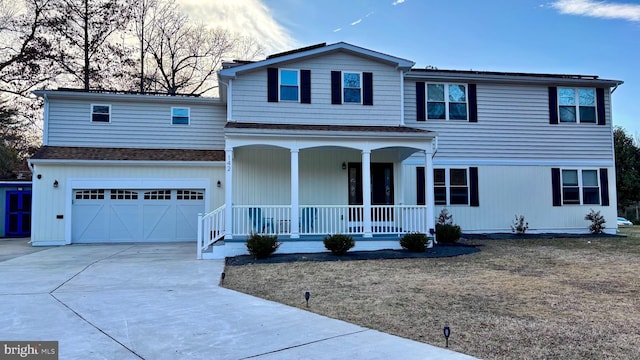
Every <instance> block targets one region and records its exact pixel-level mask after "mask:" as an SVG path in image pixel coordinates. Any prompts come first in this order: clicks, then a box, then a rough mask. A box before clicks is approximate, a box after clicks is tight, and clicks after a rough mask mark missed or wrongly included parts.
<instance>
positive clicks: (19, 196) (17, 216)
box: [5, 190, 31, 237]
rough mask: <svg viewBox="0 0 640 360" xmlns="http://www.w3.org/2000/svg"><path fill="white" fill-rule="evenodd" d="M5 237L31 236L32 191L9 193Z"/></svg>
mask: <svg viewBox="0 0 640 360" xmlns="http://www.w3.org/2000/svg"><path fill="white" fill-rule="evenodd" d="M6 199H7V200H6V207H5V209H6V215H5V236H7V237H27V236H29V235H31V190H24V191H20V190H18V191H7V195H6Z"/></svg>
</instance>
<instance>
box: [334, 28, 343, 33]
mask: <svg viewBox="0 0 640 360" xmlns="http://www.w3.org/2000/svg"><path fill="white" fill-rule="evenodd" d="M340 30H342V28H337V29H334V30H333V32H338V31H340Z"/></svg>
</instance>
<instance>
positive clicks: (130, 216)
mask: <svg viewBox="0 0 640 360" xmlns="http://www.w3.org/2000/svg"><path fill="white" fill-rule="evenodd" d="M110 210H111V211H110V214H109V216H110V219H109V220H110V224H109V228H110V229H111V232H110V240H111V241H120V242H126V241H135V240H136V239H138V238H140V226H138V222H139V221H140V219H139V213H140V205H138V204H129V205H119V204H118V205H111V206H110Z"/></svg>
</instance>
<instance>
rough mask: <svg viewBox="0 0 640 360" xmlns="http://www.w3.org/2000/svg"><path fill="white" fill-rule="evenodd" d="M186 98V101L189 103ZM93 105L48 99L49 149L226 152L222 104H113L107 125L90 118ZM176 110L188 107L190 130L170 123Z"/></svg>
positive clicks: (84, 102)
mask: <svg viewBox="0 0 640 360" xmlns="http://www.w3.org/2000/svg"><path fill="white" fill-rule="evenodd" d="M187 100H188V99H187ZM90 105H91V103H90V102H89V101H86V100H81V99H56V98H49V119H48V122H47V125H48V128H47V129H46V132H47V134H48V140H47V143H46V144H45V145H50V146H89V147H141V148H165V149H166V148H169V149H171V148H174V149H224V134H223V131H222V128H223V127H224V125H225V123H226V108H225V106H224V104H222V105H218V104H216V103H213V102H212V103H207V102H200V103H189V104H188V105H186V104H183V103H179V102H177V101H176V100H174V102H173V103H172V102H170V101H169V99H167V102H166V103H164V102H158V101H144V98H143V97H141V100H140V101H137V102H133V101H110V105H111V121H110V123H108V126H97V125H106V124H103V123H95V122H91V121H88V120H87V114H88V112H89V109H90ZM172 108H180V109H184V108H189V126H183V125H181V126H178V125H172V121H171V116H172Z"/></svg>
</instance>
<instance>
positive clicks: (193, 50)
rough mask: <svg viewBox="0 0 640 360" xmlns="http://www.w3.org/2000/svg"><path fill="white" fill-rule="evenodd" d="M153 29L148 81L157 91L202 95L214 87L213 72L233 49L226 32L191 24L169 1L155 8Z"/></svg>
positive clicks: (149, 47) (150, 41)
mask: <svg viewBox="0 0 640 360" xmlns="http://www.w3.org/2000/svg"><path fill="white" fill-rule="evenodd" d="M153 28H154V31H153V33H151V34H149V36H148V43H147V45H148V51H149V55H150V57H151V59H152V61H153V64H154V71H153V73H151V74H150V76H149V78H150V80H151V81H152V82H153V83H154V85H155V86H156V87H157V88H158V89H160V90H162V91H164V92H167V93H168V94H176V93H178V92H183V93H188V94H202V93H205V92H207V91H209V90H212V89H213V88H215V87H216V83H215V75H216V71H217V70H218V69H219V67H220V64H221V62H222V58H223V56H224V55H225V54H227V53H229V52H230V51H231V50H232V49H233V41H232V37H231V35H230V33H229V32H227V31H224V30H218V29H216V30H210V29H207V28H206V26H204V24H200V25H191V24H190V23H189V20H188V17H187V16H186V15H185V14H183V13H181V12H180V11H179V10H178V8H177V6H176V4H175V3H174V2H173V1H169V2H165V3H162V4H161V5H160V6H159V7H157V8H156V11H155V13H154V16H153Z"/></svg>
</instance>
